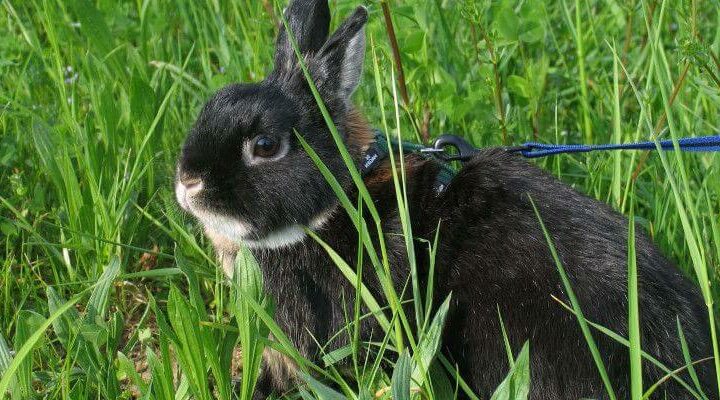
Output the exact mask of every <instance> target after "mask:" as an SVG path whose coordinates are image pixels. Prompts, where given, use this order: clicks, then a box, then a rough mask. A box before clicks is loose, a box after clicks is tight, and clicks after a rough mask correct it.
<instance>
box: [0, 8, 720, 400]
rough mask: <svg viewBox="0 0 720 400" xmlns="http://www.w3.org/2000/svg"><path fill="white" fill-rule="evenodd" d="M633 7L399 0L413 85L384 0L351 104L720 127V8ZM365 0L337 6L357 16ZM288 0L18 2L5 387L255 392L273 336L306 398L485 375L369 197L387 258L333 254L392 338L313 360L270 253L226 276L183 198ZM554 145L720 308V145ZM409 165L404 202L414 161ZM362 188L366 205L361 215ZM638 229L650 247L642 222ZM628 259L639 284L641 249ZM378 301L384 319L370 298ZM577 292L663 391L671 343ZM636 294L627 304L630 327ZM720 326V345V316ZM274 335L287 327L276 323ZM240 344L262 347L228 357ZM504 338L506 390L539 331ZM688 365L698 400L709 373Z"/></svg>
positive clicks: (6, 167)
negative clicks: (406, 272) (278, 0)
mask: <svg viewBox="0 0 720 400" xmlns="http://www.w3.org/2000/svg"><path fill="white" fill-rule="evenodd" d="M626 3H627V2H620V1H614V0H602V1H601V0H597V1H595V0H578V1H569V0H567V1H558V2H542V1H539V0H502V1H498V2H494V3H492V5H491V4H489V3H488V4H486V3H485V2H480V1H473V0H457V1H440V0H435V1H422V0H405V1H402V2H390V3H388V6H389V7H388V10H389V11H390V15H391V20H392V22H393V24H394V28H395V32H396V34H397V39H398V40H397V41H398V43H399V53H400V54H401V56H402V64H403V73H404V82H405V87H403V86H398V85H400V83H399V82H398V80H397V79H396V77H397V76H398V71H397V70H396V69H394V63H393V61H394V60H393V57H392V50H391V46H390V42H389V40H388V33H387V27H386V23H385V19H384V18H383V13H382V9H381V6H380V3H379V2H371V3H368V4H367V5H368V6H369V10H370V23H369V26H368V47H369V48H368V52H367V56H366V63H365V76H364V80H363V83H362V84H361V87H360V89H359V90H358V93H357V94H356V97H355V98H356V103H357V104H358V106H359V108H360V109H361V110H363V112H364V113H365V114H366V115H367V116H368V119H369V121H371V123H372V124H373V125H375V126H378V127H380V128H383V130H384V131H385V132H386V133H387V134H388V135H389V137H393V138H394V137H397V136H400V137H402V138H404V139H406V140H414V141H422V140H425V141H429V140H431V138H432V137H435V136H438V135H439V134H441V133H444V132H452V133H454V134H458V135H462V136H464V137H466V138H467V139H468V140H470V141H472V142H473V143H474V144H476V145H478V146H492V145H500V144H503V143H507V144H520V143H523V142H526V141H531V140H538V141H545V142H560V143H581V142H588V141H592V142H595V143H604V142H628V141H635V140H646V139H654V138H658V137H662V138H678V137H683V136H694V135H706V134H716V133H717V132H719V131H720V80H719V79H718V77H719V76H720V62H718V54H719V53H720V11H719V10H720V3H719V2H718V1H717V0H705V1H700V0H665V1H659V0H658V1H651V0H636V1H631V2H630V3H631V4H626ZM357 5H358V2H357V1H350V0H332V1H331V8H332V10H333V15H335V16H340V17H342V16H345V15H348V13H349V12H350V11H351V10H352V9H353V8H354V7H355V6H357ZM283 6H284V3H282V4H274V3H273V2H272V1H257V0H253V1H251V0H238V1H234V2H221V1H217V0H210V1H206V2H195V1H189V0H173V1H150V0H137V1H134V2H129V1H126V2H116V1H109V0H94V1H92V0H76V1H68V2H66V1H53V0H27V1H16V0H12V1H10V0H0V16H1V17H2V19H0V21H1V25H0V240H1V241H2V246H3V248H2V250H0V374H1V375H2V377H1V378H0V397H2V394H3V393H5V392H6V391H7V392H9V393H10V397H11V398H13V399H16V398H27V397H32V398H35V397H37V398H41V397H42V398H53V399H54V398H62V399H75V398H116V397H117V398H130V397H132V396H133V395H140V396H142V397H144V398H148V399H176V398H189V397H192V398H198V399H206V398H215V397H218V398H222V399H231V398H248V397H247V396H248V395H249V393H251V392H252V389H253V386H254V384H255V379H256V374H257V365H258V357H259V354H260V352H261V351H262V349H263V348H264V347H267V346H270V347H273V348H275V349H277V350H279V351H281V352H283V353H285V354H286V355H287V356H288V357H290V358H292V359H294V360H295V361H296V362H297V363H298V364H299V365H300V366H301V369H302V371H303V375H302V376H303V377H304V379H305V381H306V383H307V384H306V385H303V387H302V388H301V390H300V392H298V393H295V394H291V396H295V397H297V396H300V397H302V398H313V397H319V398H328V399H332V398H338V397H337V396H342V397H348V398H353V399H355V398H372V397H373V396H375V395H376V394H378V395H379V396H380V397H381V398H389V397H390V396H391V395H392V396H393V398H396V399H409V398H411V397H413V396H414V397H417V396H418V394H417V393H418V392H420V391H421V392H424V393H425V394H426V396H427V397H428V398H433V399H445V398H448V397H452V396H453V394H454V393H457V392H459V391H465V390H466V389H467V385H465V383H464V381H463V380H462V377H461V376H458V375H457V374H456V373H454V369H453V366H452V364H450V363H449V362H448V361H447V360H446V359H444V358H443V357H442V355H439V354H437V348H438V342H439V340H441V338H440V337H439V335H438V332H439V330H440V327H441V326H442V323H443V318H444V314H443V310H444V309H445V307H444V306H443V305H441V304H431V300H432V297H433V296H432V286H430V287H428V288H422V287H418V284H417V282H415V281H414V280H412V281H411V282H407V285H406V292H407V294H409V296H408V295H407V294H406V295H405V296H403V294H402V293H396V292H395V290H394V287H393V285H392V283H391V282H389V278H388V276H389V274H388V273H387V270H388V268H389V267H390V266H389V265H388V262H387V257H386V255H385V249H384V247H383V244H382V243H381V244H380V248H377V249H375V248H373V247H372V246H374V245H373V243H372V241H371V240H370V238H371V237H372V236H374V235H377V234H378V233H380V232H381V229H380V225H379V224H378V219H377V214H376V213H374V212H373V209H372V202H371V201H369V197H368V195H367V193H364V195H363V196H362V198H361V199H351V198H344V199H341V200H342V205H343V208H344V209H345V210H346V211H348V212H349V213H350V214H351V215H353V217H354V221H356V227H357V229H358V244H359V247H365V248H369V249H372V251H370V252H369V255H370V257H371V260H370V265H372V267H373V268H372V269H370V270H367V269H366V270H362V269H360V268H358V266H357V265H347V264H346V263H345V262H344V261H343V260H341V259H340V258H339V257H337V256H336V255H335V256H333V254H334V252H333V250H332V249H331V248H330V247H327V246H326V250H327V251H328V252H329V254H330V255H331V258H333V259H334V260H335V261H336V264H337V266H338V268H340V269H341V271H342V272H343V274H344V275H345V276H346V277H347V278H348V279H350V280H351V281H352V282H353V283H354V284H355V286H356V287H357V288H358V293H357V295H356V298H355V299H351V300H352V302H351V303H353V302H354V303H353V304H354V309H351V310H349V312H348V317H347V318H348V327H347V329H348V332H350V334H351V335H354V334H355V333H356V328H357V325H358V324H357V321H358V319H360V318H376V319H378V321H379V322H380V325H381V326H382V327H383V329H384V330H385V332H386V335H385V338H384V340H383V341H382V342H380V343H374V344H372V346H373V347H372V349H373V350H374V351H373V352H372V356H371V357H369V358H364V357H363V355H364V353H362V352H360V351H359V349H360V347H361V346H365V345H366V344H363V343H359V341H358V340H357V339H356V340H354V341H353V343H352V344H351V346H350V347H349V348H344V349H340V350H338V351H336V352H333V353H329V354H326V355H325V357H324V360H323V362H321V363H318V364H317V365H315V364H313V363H310V362H309V361H308V360H303V359H302V357H301V356H300V355H299V354H297V352H296V351H295V350H294V349H292V346H291V345H290V342H289V340H288V339H287V338H286V337H285V336H284V334H283V332H282V331H280V330H279V329H278V327H277V326H276V325H274V323H273V322H272V311H273V310H272V299H268V298H266V297H265V296H264V295H263V294H262V293H261V291H260V290H259V284H260V282H261V279H262V277H261V276H260V275H259V274H258V273H257V270H256V269H255V268H256V267H255V266H254V263H253V262H252V260H250V259H247V258H245V257H241V260H238V265H237V268H238V276H242V277H243V279H237V280H236V281H235V282H234V283H233V284H231V285H227V284H225V283H224V282H223V277H222V275H221V273H220V271H219V269H218V268H217V266H216V263H215V261H214V258H213V257H214V256H213V254H212V251H211V249H210V245H209V243H208V242H207V241H206V240H205V239H204V238H203V236H202V234H201V232H200V231H199V229H198V228H197V226H196V225H195V224H194V223H193V221H192V220H191V218H189V217H188V216H187V215H185V214H184V213H182V212H180V210H179V208H178V207H177V206H176V204H175V202H174V195H173V185H172V181H173V172H174V164H175V158H176V156H177V154H178V150H179V147H180V144H181V143H182V140H183V138H184V135H185V133H186V132H187V130H188V128H189V126H190V124H191V123H192V122H193V118H194V116H195V115H196V113H197V112H198V110H199V108H200V107H201V106H202V104H203V102H204V101H205V100H206V99H207V98H208V97H209V96H210V94H211V93H212V92H213V91H214V90H216V89H218V88H220V87H222V86H223V85H226V84H228V83H231V82H236V81H257V80H259V79H261V78H262V77H263V76H265V75H266V74H267V73H268V72H269V71H270V69H271V68H272V55H273V49H272V43H273V40H274V35H275V30H276V28H277V26H278V24H279V23H280V20H279V15H280V13H279V11H278V10H279V9H281V8H282V7H283ZM339 21H340V18H336V19H334V21H333V24H334V26H337V24H338V23H339ZM405 92H407V94H408V97H409V102H408V103H407V104H406V102H405V100H404V99H403V97H404V93H405ZM308 150H310V149H308ZM538 163H539V165H541V166H542V167H544V168H546V169H547V170H549V171H551V172H552V173H553V174H555V175H556V176H558V177H559V178H560V179H561V180H563V181H564V182H566V183H568V184H570V185H573V186H574V187H576V188H577V189H578V190H580V191H583V192H585V193H588V194H589V195H591V196H593V197H595V198H598V199H600V200H602V201H605V202H608V203H609V204H610V205H611V206H613V207H614V208H616V209H617V210H619V211H621V212H623V213H625V214H630V215H633V216H634V219H635V221H637V222H638V223H639V229H644V230H646V231H648V232H649V233H650V235H651V236H652V238H653V240H654V241H655V242H656V243H657V244H658V245H659V246H660V247H661V248H662V249H663V251H664V253H665V254H667V255H668V256H669V257H670V258H671V259H673V260H674V261H675V262H676V263H677V264H678V266H679V267H680V268H681V269H682V270H683V271H684V272H685V273H686V274H687V275H688V276H690V277H692V278H693V279H695V280H696V281H697V282H698V285H699V286H700V288H701V291H702V293H703V296H704V298H705V301H706V303H707V306H708V313H709V315H710V316H711V317H712V318H713V320H714V313H715V312H717V309H716V306H715V304H714V298H716V297H718V295H719V294H718V290H717V287H718V286H719V283H720V282H719V281H720V280H719V279H718V276H717V272H716V271H717V267H718V265H719V263H720V223H719V222H718V221H720V156H718V155H712V154H688V153H665V154H662V155H658V154H657V153H652V154H646V153H642V152H626V153H615V154H592V155H580V156H558V157H554V158H550V159H546V160H541V161H538ZM327 178H328V179H331V177H330V176H328V177H327ZM395 179H397V182H398V183H400V184H398V185H396V188H397V192H396V198H397V200H398V203H399V205H400V210H401V212H402V214H403V215H406V213H408V212H409V209H408V205H407V204H406V197H405V193H404V191H403V185H402V184H401V183H402V181H403V170H402V169H398V170H397V171H395ZM357 183H358V184H360V185H361V182H357ZM361 186H362V185H361ZM339 194H341V193H339ZM362 204H365V205H367V206H368V207H370V214H371V215H362V212H361V210H363V207H362ZM404 221H405V223H404V233H406V237H407V238H409V237H410V234H411V231H410V227H409V224H408V223H407V220H404ZM317 239H321V238H317ZM407 243H408V244H409V243H411V241H410V240H408V241H407ZM629 243H630V244H631V245H630V246H629V248H630V249H631V250H632V249H633V248H634V246H633V245H632V244H634V239H633V235H632V232H630V235H629ZM434 248H435V243H428V251H430V252H431V253H432V252H433V251H434ZM359 254H362V253H359ZM629 255H630V257H629V258H630V260H631V261H632V259H633V257H632V253H631V254H629ZM436 262H442V260H436ZM558 267H559V268H558V270H559V273H560V272H561V271H562V266H561V265H560V264H559V263H558ZM628 268H629V269H628V270H629V272H630V280H629V282H628V284H629V289H630V290H629V294H630V295H631V296H635V295H636V290H637V284H636V282H634V281H633V277H634V276H635V275H634V273H633V271H634V263H632V262H630V263H629V264H628ZM363 274H378V275H379V276H380V277H381V281H382V282H383V284H384V286H383V289H384V291H383V295H384V297H383V298H373V296H372V295H371V294H370V292H369V291H367V290H362V285H361V284H360V282H361V277H362V275H363ZM401 298H410V299H412V301H413V303H414V308H415V310H416V312H415V313H414V314H415V316H416V318H417V320H409V319H408V317H407V316H406V315H405V313H404V311H403V307H401V306H400V300H399V299H401ZM632 304H634V301H631V306H632ZM361 305H364V306H365V307H366V308H367V309H368V310H370V311H371V313H370V314H368V315H362V314H361V309H362V307H361ZM567 307H568V308H569V310H568V312H573V313H575V314H576V315H577V316H578V320H579V322H580V323H581V324H582V326H583V327H584V332H586V334H587V335H588V337H590V338H592V336H597V335H610V336H611V337H613V338H614V339H616V340H618V341H621V342H622V343H624V344H625V345H627V346H628V347H629V350H628V351H629V352H630V354H631V355H632V357H631V359H632V360H633V369H632V371H633V374H632V378H633V379H632V382H633V398H641V397H642V396H645V395H647V393H648V392H649V391H653V390H659V391H661V390H662V386H657V385H656V382H644V381H641V380H640V376H639V365H638V364H639V360H640V359H641V358H644V359H646V360H650V362H653V363H656V364H657V361H656V360H654V359H652V357H651V356H650V355H649V354H646V353H645V352H643V351H642V348H641V346H642V343H640V342H639V338H638V337H637V335H636V334H633V331H632V330H631V335H630V337H629V338H622V337H618V336H617V335H615V334H614V333H613V332H609V331H607V330H605V329H604V328H603V327H599V326H597V325H595V324H593V323H592V322H591V321H587V320H585V319H584V317H582V315H583V314H582V312H581V307H582V304H572V305H567ZM638 312H639V314H640V315H641V314H642V310H636V309H633V307H630V309H629V310H628V315H629V316H630V322H631V326H633V321H635V322H637V318H638ZM499 317H500V316H499ZM417 327H419V328H417ZM710 328H712V334H713V338H714V339H716V336H717V334H716V332H715V324H713V325H712V327H709V329H710ZM268 332H271V333H272V336H273V338H274V339H273V341H272V342H271V341H268V340H265V339H261V338H263V337H266V336H267V333H268ZM613 335H614V336H613ZM355 337H356V336H355ZM682 338H684V336H683V334H682V327H679V329H678V341H681V339H682ZM683 341H684V339H683ZM716 342H717V340H716ZM589 344H590V345H592V340H589ZM236 345H240V346H241V347H242V348H243V349H244V350H245V351H243V353H242V356H236V357H231V356H232V355H233V351H232V349H233V348H234V347H235V346H236ZM717 350H718V349H717V347H716V348H715V351H716V353H715V354H716V355H717V354H718V353H717ZM398 351H399V352H401V354H403V356H401V357H400V358H399V359H398V360H397V364H396V365H395V369H394V373H392V374H386V373H385V372H384V370H383V368H381V366H382V365H383V361H382V360H383V358H385V357H386V356H390V355H392V354H393V353H396V352H398ZM497 351H502V352H505V351H507V352H508V357H509V359H510V360H512V361H513V362H512V363H511V364H513V368H512V370H510V371H508V377H507V378H506V380H505V381H504V382H503V384H502V385H501V387H500V388H499V391H498V393H496V396H495V398H497V399H501V398H502V399H505V398H523V395H524V393H527V392H526V390H525V389H526V384H527V379H528V376H529V375H528V372H527V368H526V367H527V357H528V353H529V354H532V348H531V347H523V349H509V348H508V349H505V348H499V349H497ZM513 353H514V354H513ZM343 358H347V359H349V360H351V361H350V362H349V364H350V365H351V368H350V370H351V371H352V372H351V375H352V376H353V377H352V379H350V378H348V376H347V374H346V373H341V371H340V369H341V368H340V366H339V365H338V362H337V361H338V360H339V359H343ZM239 359H242V363H243V365H244V366H245V367H246V368H244V369H243V370H242V372H238V371H237V367H236V364H237V363H238V362H239ZM432 360H439V361H440V362H439V363H438V362H431V361H432ZM686 361H687V362H688V365H687V366H662V367H661V368H663V367H664V368H663V369H664V370H665V371H666V373H667V374H668V377H667V379H676V377H675V375H676V373H673V369H675V368H680V369H682V370H685V369H688V370H689V371H691V372H692V362H693V361H696V360H690V359H687V360H686ZM710 362H716V363H717V361H710ZM716 365H717V364H716ZM138 367H140V368H139V369H140V371H136V369H137V368H138ZM718 372H720V368H719V369H718ZM691 375H693V374H692V373H691ZM331 383H332V384H331ZM683 383H684V384H685V385H686V388H688V393H691V395H693V397H697V398H702V396H703V390H702V388H698V387H697V384H696V383H695V382H694V381H690V382H683ZM330 386H332V389H331V388H330ZM609 390H611V389H609Z"/></svg>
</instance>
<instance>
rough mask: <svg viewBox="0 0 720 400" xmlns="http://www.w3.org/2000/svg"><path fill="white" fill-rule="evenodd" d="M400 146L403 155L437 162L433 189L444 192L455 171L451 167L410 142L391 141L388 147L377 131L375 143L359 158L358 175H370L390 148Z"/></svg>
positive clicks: (422, 147)
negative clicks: (407, 154) (410, 154)
mask: <svg viewBox="0 0 720 400" xmlns="http://www.w3.org/2000/svg"><path fill="white" fill-rule="evenodd" d="M400 145H401V146H402V149H403V153H415V154H421V155H422V156H423V157H425V158H432V159H434V160H436V161H438V162H439V164H440V171H438V174H437V177H436V178H435V184H434V185H433V187H434V188H435V192H437V193H438V194H440V193H442V192H443V191H445V189H446V188H447V186H448V185H449V184H450V181H452V179H453V178H454V177H455V170H454V169H453V168H452V166H450V164H448V163H447V162H445V161H443V160H441V159H439V158H438V157H436V156H434V155H433V153H424V152H422V150H423V149H425V148H426V147H425V146H423V145H421V144H417V143H410V142H400V143H398V142H396V141H394V140H391V141H390V146H389V145H388V142H387V139H386V138H385V134H384V133H383V132H382V131H380V130H379V129H375V143H373V145H372V146H370V148H369V149H368V150H367V152H365V154H364V155H363V157H362V158H361V161H360V173H361V174H362V175H363V176H367V175H368V174H370V172H372V171H373V170H374V169H375V167H377V165H378V164H379V163H380V162H381V161H382V160H384V159H385V158H386V157H387V156H388V153H389V151H390V147H391V146H392V147H393V148H399V146H400Z"/></svg>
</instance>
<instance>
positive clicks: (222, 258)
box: [205, 229, 239, 279]
mask: <svg viewBox="0 0 720 400" xmlns="http://www.w3.org/2000/svg"><path fill="white" fill-rule="evenodd" d="M205 235H206V236H207V237H208V239H210V241H211V242H212V244H213V247H215V256H216V257H217V259H218V262H219V263H220V266H221V267H222V269H223V272H224V273H225V276H227V277H228V278H230V279H232V277H233V274H234V272H235V256H237V252H238V250H239V247H238V245H237V244H236V243H234V242H232V241H231V240H228V239H227V238H225V237H223V236H220V235H217V234H216V233H215V232H213V231H211V230H209V229H205Z"/></svg>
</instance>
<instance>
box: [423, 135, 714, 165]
mask: <svg viewBox="0 0 720 400" xmlns="http://www.w3.org/2000/svg"><path fill="white" fill-rule="evenodd" d="M658 144H659V145H660V148H661V149H662V150H665V151H672V150H675V145H674V144H673V141H672V140H661V141H659V142H658ZM677 144H678V149H679V150H680V151H708V152H716V151H717V152H720V135H713V136H699V137H691V138H682V139H678V141H677ZM446 147H454V148H455V150H456V151H457V153H456V154H452V155H450V154H447V153H446V151H445V149H446ZM505 150H506V151H508V152H511V153H519V154H521V155H522V156H523V157H526V158H540V157H546V156H552V155H555V154H569V153H588V152H591V151H609V150H657V146H656V144H655V142H652V141H649V142H638V143H623V144H590V145H588V144H545V143H537V142H529V143H525V144H523V145H520V146H513V147H506V148H505ZM420 151H422V152H424V153H433V154H436V155H438V156H440V157H441V158H444V159H445V160H446V161H455V160H459V161H466V160H469V159H470V158H471V157H472V156H473V155H474V154H475V153H477V152H478V151H480V149H478V148H476V147H473V146H472V145H471V144H470V143H468V142H467V141H466V140H465V139H463V138H461V137H459V136H455V135H442V136H440V137H439V138H437V140H436V141H435V143H434V144H433V147H428V148H425V149H421V150H420Z"/></svg>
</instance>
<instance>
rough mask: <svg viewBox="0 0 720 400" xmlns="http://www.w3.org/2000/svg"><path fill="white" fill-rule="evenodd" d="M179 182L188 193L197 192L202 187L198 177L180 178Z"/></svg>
mask: <svg viewBox="0 0 720 400" xmlns="http://www.w3.org/2000/svg"><path fill="white" fill-rule="evenodd" d="M180 184H182V185H183V186H185V190H187V191H188V193H197V192H199V191H200V190H201V189H202V185H203V183H202V180H201V179H200V178H182V179H180Z"/></svg>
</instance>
